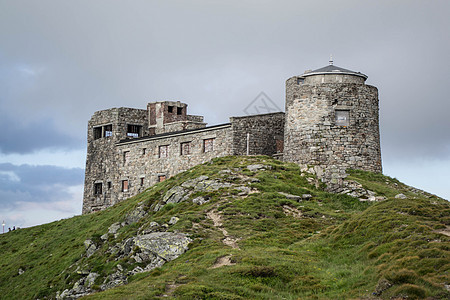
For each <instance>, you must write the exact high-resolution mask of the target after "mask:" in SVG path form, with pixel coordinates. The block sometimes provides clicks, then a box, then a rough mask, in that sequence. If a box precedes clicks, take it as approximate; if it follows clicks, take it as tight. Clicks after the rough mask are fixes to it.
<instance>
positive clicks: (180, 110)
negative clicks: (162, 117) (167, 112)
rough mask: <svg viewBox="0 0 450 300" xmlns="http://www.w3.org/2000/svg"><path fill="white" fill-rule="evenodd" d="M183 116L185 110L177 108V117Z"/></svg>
mask: <svg viewBox="0 0 450 300" xmlns="http://www.w3.org/2000/svg"><path fill="white" fill-rule="evenodd" d="M181 114H183V108H182V107H177V115H181Z"/></svg>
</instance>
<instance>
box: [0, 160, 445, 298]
mask: <svg viewBox="0 0 450 300" xmlns="http://www.w3.org/2000/svg"><path fill="white" fill-rule="evenodd" d="M249 165H258V166H259V167H257V168H247V166H249ZM202 175H203V176H207V178H209V179H210V180H216V181H217V182H221V183H224V182H228V183H231V184H232V185H228V186H225V187H222V188H220V189H218V190H214V189H205V190H200V191H195V192H193V193H192V194H191V195H190V196H189V198H188V199H186V200H184V201H181V202H179V203H170V204H165V205H164V206H163V207H162V209H160V210H159V211H155V207H157V206H156V205H157V204H161V199H162V197H163V195H165V194H166V193H167V191H168V190H169V189H171V188H173V187H176V186H181V184H182V183H183V182H186V181H187V180H191V179H195V178H198V177H199V176H202ZM205 178H206V177H205ZM348 179H349V180H352V181H357V182H359V183H360V184H361V185H362V186H363V188H364V189H366V190H370V191H373V192H375V193H376V195H377V196H383V197H385V200H383V201H376V202H370V201H360V199H358V198H354V197H351V196H349V195H345V194H331V193H327V192H325V191H324V190H323V187H322V185H321V184H319V183H318V181H317V179H315V178H314V176H312V175H310V174H308V173H302V172H301V170H300V169H299V167H298V166H296V165H295V164H289V163H284V162H280V161H277V160H273V159H271V158H269V157H262V156H260V157H224V158H218V159H214V160H213V161H211V162H210V163H206V164H203V165H199V166H196V167H194V168H192V169H190V170H188V171H186V172H184V173H182V174H179V175H177V176H175V177H173V178H170V179H169V180H166V181H165V182H163V183H160V184H157V185H155V186H153V187H152V188H149V189H148V190H146V191H145V192H143V193H142V194H140V195H137V196H136V197H133V198H131V199H129V200H127V201H124V202H122V203H119V204H118V205H116V206H114V207H112V208H110V209H107V210H105V211H101V212H97V213H93V214H90V215H83V216H77V217H73V218H70V219H65V220H61V221H57V222H53V223H50V224H45V225H41V226H36V227H32V228H26V229H21V230H16V231H14V232H9V233H7V234H3V235H0V253H2V259H1V261H0V269H1V272H0V298H2V299H37V298H39V299H46V298H47V299H51V298H55V297H56V294H57V292H58V291H59V292H62V291H64V290H65V289H70V288H72V287H73V285H74V284H75V283H76V282H77V280H78V279H79V278H81V277H82V276H85V274H87V273H90V272H96V273H98V274H100V276H99V277H98V278H96V279H95V282H94V284H93V286H92V290H93V291H97V292H95V293H93V294H91V295H89V296H87V297H86V298H87V299H158V298H162V297H164V298H167V297H169V298H176V299H299V298H300V299H344V298H345V299H349V298H351V299H356V298H364V299H390V298H392V297H399V298H401V297H407V298H408V299H424V298H427V297H428V298H429V299H448V298H449V297H450V292H449V289H450V276H449V270H450V252H449V247H450V238H449V234H450V205H449V203H448V202H447V201H446V200H443V199H440V198H438V197H436V196H433V195H430V194H427V193H424V192H421V191H418V190H416V189H412V188H410V187H408V186H406V185H404V184H402V183H400V182H399V181H398V180H396V179H393V178H389V177H386V176H383V175H381V174H374V173H370V172H363V171H359V170H349V177H348ZM242 186H245V187H247V189H243V188H239V187H242ZM280 192H281V193H280ZM398 194H403V195H405V197H401V198H395V196H396V195H398ZM293 196H297V197H293ZM197 197H203V199H206V200H207V201H208V202H207V203H204V204H201V205H199V204H197V203H193V202H192V199H194V198H197ZM137 207H141V208H143V209H144V210H145V211H146V215H145V217H141V218H139V219H137V220H136V221H135V222H129V224H126V225H124V226H122V227H121V228H120V229H119V230H118V231H117V233H116V234H115V235H109V236H108V238H107V239H104V238H103V239H102V238H101V236H102V235H104V234H105V233H107V232H108V228H109V227H110V226H111V225H112V224H114V223H117V222H119V223H120V222H124V220H126V218H127V216H129V215H130V214H132V212H133V211H135V210H136V208H137ZM174 216H175V217H177V218H179V219H178V221H177V222H176V223H175V224H173V225H170V226H167V231H170V232H182V233H186V234H189V236H190V238H191V239H192V242H191V244H190V245H189V250H188V251H187V252H185V253H184V254H182V255H181V256H179V257H178V258H177V259H175V260H173V261H169V262H167V263H165V264H164V265H163V266H162V267H159V268H155V269H153V270H151V271H149V272H143V273H138V274H135V275H132V276H130V277H129V278H128V284H126V285H122V286H118V287H115V288H112V289H109V290H106V291H101V284H102V283H103V281H104V279H105V278H106V277H107V276H108V275H109V274H111V273H113V272H114V271H116V270H117V268H118V264H120V267H121V268H123V269H125V271H127V270H128V271H129V270H132V269H133V268H135V267H136V265H139V264H137V263H136V262H135V261H131V260H130V258H118V257H117V256H114V255H113V254H112V253H110V252H108V249H110V247H111V246H113V245H115V244H117V243H119V242H120V241H123V240H126V239H127V238H129V237H132V236H136V235H137V234H140V233H142V230H143V228H149V227H150V226H151V222H157V223H158V224H169V223H170V222H169V221H170V219H171V218H172V217H174ZM153 224H154V223H153ZM225 238H226V241H224V239H225ZM87 239H90V240H91V241H93V242H94V243H95V244H97V245H98V250H97V251H96V252H95V253H94V254H93V255H91V256H89V257H87V255H86V247H85V245H84V241H85V240H87Z"/></svg>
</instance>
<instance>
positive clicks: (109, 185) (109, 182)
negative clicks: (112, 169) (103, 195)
mask: <svg viewBox="0 0 450 300" xmlns="http://www.w3.org/2000/svg"><path fill="white" fill-rule="evenodd" d="M108 189H111V181H108Z"/></svg>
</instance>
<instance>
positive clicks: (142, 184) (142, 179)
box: [141, 177, 144, 186]
mask: <svg viewBox="0 0 450 300" xmlns="http://www.w3.org/2000/svg"><path fill="white" fill-rule="evenodd" d="M141 186H144V177H141Z"/></svg>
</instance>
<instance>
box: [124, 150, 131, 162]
mask: <svg viewBox="0 0 450 300" xmlns="http://www.w3.org/2000/svg"><path fill="white" fill-rule="evenodd" d="M129 162H130V151H125V152H124V153H123V164H124V165H126V164H128V163H129Z"/></svg>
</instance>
